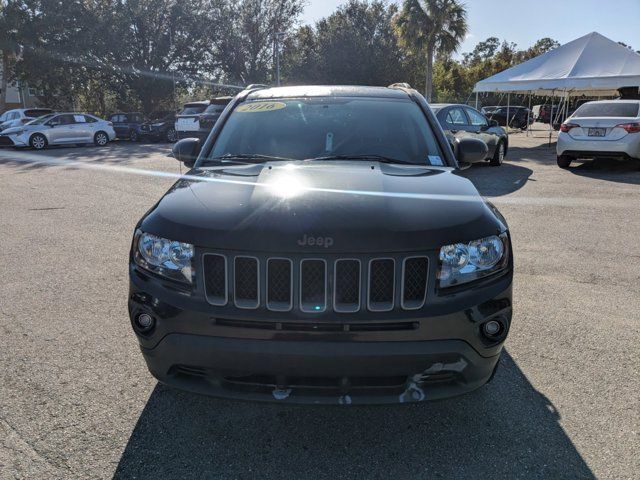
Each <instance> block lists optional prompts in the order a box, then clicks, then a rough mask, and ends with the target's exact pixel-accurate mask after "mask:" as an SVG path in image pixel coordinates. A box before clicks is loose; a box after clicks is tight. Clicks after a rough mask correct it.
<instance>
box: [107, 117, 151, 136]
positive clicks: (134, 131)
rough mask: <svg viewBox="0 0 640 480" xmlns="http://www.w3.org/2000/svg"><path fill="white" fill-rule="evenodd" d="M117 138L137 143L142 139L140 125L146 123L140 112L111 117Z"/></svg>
mask: <svg viewBox="0 0 640 480" xmlns="http://www.w3.org/2000/svg"><path fill="white" fill-rule="evenodd" d="M109 121H110V122H111V123H112V124H113V129H114V130H115V132H116V136H117V138H118V139H120V140H131V141H132V142H137V141H138V139H139V137H140V125H141V124H142V123H143V122H144V119H143V117H142V114H141V113H139V112H129V113H114V114H113V115H111V117H109Z"/></svg>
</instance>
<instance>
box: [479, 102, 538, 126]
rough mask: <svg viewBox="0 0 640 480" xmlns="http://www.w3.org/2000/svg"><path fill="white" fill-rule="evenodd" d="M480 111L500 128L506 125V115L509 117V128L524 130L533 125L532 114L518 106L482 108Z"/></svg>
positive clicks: (525, 108)
mask: <svg viewBox="0 0 640 480" xmlns="http://www.w3.org/2000/svg"><path fill="white" fill-rule="evenodd" d="M480 111H481V112H482V113H483V114H484V116H486V117H487V118H488V119H489V120H495V121H496V122H498V125H501V126H506V125H507V114H508V115H509V126H510V127H511V128H520V129H522V130H526V128H527V127H528V126H529V125H531V124H532V123H533V113H532V112H531V110H529V109H528V108H527V107H522V106H518V105H514V106H509V107H507V106H505V105H502V106H493V107H482V108H481V109H480ZM507 112H508V113H507Z"/></svg>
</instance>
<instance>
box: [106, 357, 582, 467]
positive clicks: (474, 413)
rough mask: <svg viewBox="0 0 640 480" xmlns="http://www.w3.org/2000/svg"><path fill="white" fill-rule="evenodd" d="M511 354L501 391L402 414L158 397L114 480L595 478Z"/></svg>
mask: <svg viewBox="0 0 640 480" xmlns="http://www.w3.org/2000/svg"><path fill="white" fill-rule="evenodd" d="M559 418H560V416H559V413H558V412H557V411H556V410H555V408H554V406H553V405H552V404H551V402H550V401H549V400H548V399H547V398H546V397H544V396H543V395H542V394H540V393H539V392H537V391H536V390H535V389H534V387H533V386H532V385H531V384H530V383H529V381H528V380H527V378H526V377H525V375H524V374H523V373H522V371H521V370H520V369H519V368H518V366H517V365H516V364H515V362H514V361H513V359H512V358H511V357H510V355H509V354H508V353H507V352H504V353H503V356H502V360H501V365H500V368H499V369H498V373H497V375H496V377H495V379H494V381H493V383H491V384H490V385H488V386H486V387H483V388H482V389H480V390H478V391H477V392H474V393H471V394H468V395H466V396H462V397H458V398H455V399H451V400H448V401H440V402H434V403H423V404H413V405H397V406H390V407H347V408H345V407H338V406H336V407H316V406H308V407H301V406H286V405H277V404H254V403H244V402H231V401H225V400H218V399H215V398H209V397H204V396H198V395H194V394H189V393H184V392H180V391H177V390H173V389H170V388H167V387H165V386H162V385H158V386H157V387H156V388H155V390H154V391H153V393H152V394H151V397H150V398H149V401H148V402H147V405H146V407H145V408H144V410H143V412H142V414H141V416H140V418H139V420H138V423H137V425H136V426H135V429H134V431H133V433H132V435H131V438H130V439H129V442H128V444H127V446H126V448H125V451H124V453H123V455H122V457H121V459H120V462H119V464H118V467H117V470H116V473H115V477H114V478H122V479H124V478H153V479H156V478H214V477H215V478H248V477H259V478H272V477H273V478H283V477H285V478H327V477H333V478H342V477H345V476H348V477H351V478H389V477H393V478H417V477H419V478H436V477H437V478H456V479H457V478H473V479H478V478H553V479H561V478H567V479H568V478H571V479H577V478H580V479H591V478H595V477H594V475H593V473H592V472H591V470H590V469H589V467H588V466H587V465H586V463H585V462H584V460H583V459H582V458H581V456H580V454H579V453H578V452H577V451H576V448H575V447H574V445H573V444H572V442H571V440H570V439H569V438H568V437H567V435H566V434H565V432H564V431H563V429H562V427H561V426H560V425H559V423H558V421H559Z"/></svg>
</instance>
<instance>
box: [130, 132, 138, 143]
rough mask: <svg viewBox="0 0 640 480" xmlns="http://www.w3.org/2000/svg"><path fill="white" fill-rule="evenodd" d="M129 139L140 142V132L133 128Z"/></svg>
mask: <svg viewBox="0 0 640 480" xmlns="http://www.w3.org/2000/svg"><path fill="white" fill-rule="evenodd" d="M129 140H131V141H132V142H138V141H139V140H140V137H139V136H138V132H136V131H135V130H131V133H129Z"/></svg>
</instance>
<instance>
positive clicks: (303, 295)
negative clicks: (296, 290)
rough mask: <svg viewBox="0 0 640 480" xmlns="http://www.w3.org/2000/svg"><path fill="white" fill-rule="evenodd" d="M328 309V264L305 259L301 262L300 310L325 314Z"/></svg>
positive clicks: (319, 260)
mask: <svg viewBox="0 0 640 480" xmlns="http://www.w3.org/2000/svg"><path fill="white" fill-rule="evenodd" d="M326 309H327V262H325V261H324V260H322V259H305V260H302V261H301V262H300V310H302V311H303V312H308V313H312V312H324V311H325V310H326Z"/></svg>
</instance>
